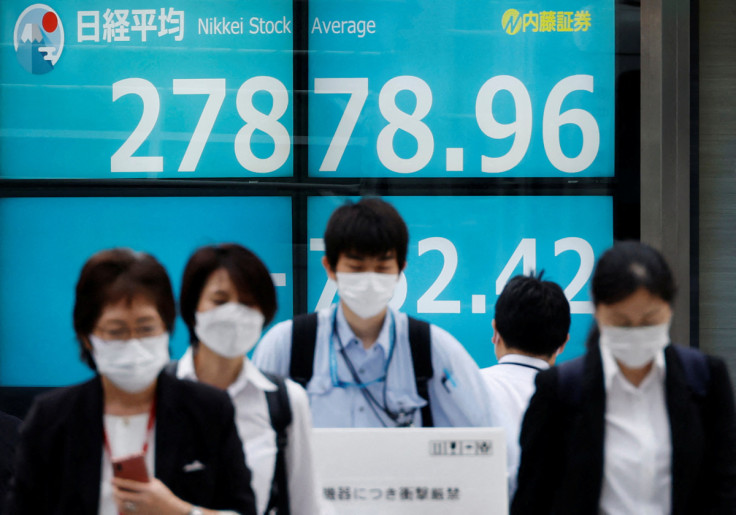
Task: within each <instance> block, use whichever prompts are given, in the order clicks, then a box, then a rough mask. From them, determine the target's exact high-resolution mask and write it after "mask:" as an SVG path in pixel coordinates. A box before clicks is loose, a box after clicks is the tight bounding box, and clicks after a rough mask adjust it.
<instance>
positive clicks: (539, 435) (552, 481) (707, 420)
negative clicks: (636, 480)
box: [511, 346, 736, 515]
mask: <svg viewBox="0 0 736 515" xmlns="http://www.w3.org/2000/svg"><path fill="white" fill-rule="evenodd" d="M705 358H706V363H707V367H708V369H709V376H710V380H709V381H708V383H707V388H706V390H705V391H703V392H697V391H695V390H694V389H693V388H691V386H690V385H689V384H688V382H687V381H686V377H685V371H684V369H683V364H682V362H681V360H680V358H679V356H678V355H677V353H676V352H675V349H674V348H672V346H668V347H667V348H666V349H665V363H666V377H665V391H666V403H667V411H668V415H669V420H670V429H671V436H672V513H673V514H675V515H679V514H696V513H697V514H699V515H700V514H709V513H712V514H719V515H726V514H736V415H734V397H733V391H732V390H731V384H730V381H729V378H728V371H727V369H726V366H725V364H724V363H723V361H721V360H719V359H717V358H713V357H710V356H706V357H705ZM578 360H583V363H582V366H583V373H582V375H581V376H578V377H580V384H579V385H577V388H579V393H580V397H579V399H577V400H573V399H571V398H569V397H570V396H566V395H563V394H562V391H563V390H562V389H561V388H560V384H559V383H560V381H559V376H560V374H559V372H558V370H557V369H556V368H552V369H550V370H547V371H544V372H540V373H539V374H538V375H537V380H536V384H537V390H536V393H535V394H534V396H533V397H532V399H531V401H530V403H529V408H528V409H527V412H526V415H525V417H524V422H523V424H522V430H521V437H520V443H521V449H522V451H521V452H522V454H521V465H520V467H519V477H518V489H517V491H516V495H515V496H514V499H513V503H512V507H511V513H512V514H514V515H517V514H534V515H539V514H565V515H568V514H597V513H598V504H599V500H600V494H601V487H602V483H603V445H604V429H605V420H604V417H605V410H606V394H605V386H604V378H603V365H602V363H601V355H600V350H599V348H598V347H597V346H595V347H593V348H592V349H590V350H589V351H588V353H587V354H586V355H585V356H583V357H581V358H578ZM577 365H578V366H579V365H580V363H578V364H577ZM573 366H575V364H573V363H563V364H561V365H560V366H559V367H558V368H562V367H573Z"/></svg>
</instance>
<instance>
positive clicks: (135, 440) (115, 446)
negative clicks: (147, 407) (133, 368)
mask: <svg viewBox="0 0 736 515" xmlns="http://www.w3.org/2000/svg"><path fill="white" fill-rule="evenodd" d="M149 416H150V413H148V412H146V413H140V414H138V415H128V416H122V415H104V416H103V424H104V427H105V434H106V435H107V440H108V442H109V444H110V451H111V452H112V456H113V458H115V459H119V458H124V457H126V456H130V455H132V454H138V453H139V452H141V451H142V450H143V446H144V445H145V443H146V439H148V452H146V456H145V462H146V468H147V469H148V475H149V476H150V477H156V470H155V460H154V457H155V456H156V438H155V437H154V435H155V434H156V427H155V425H154V427H153V428H152V429H151V431H148V417H149ZM100 478H101V483H100V500H99V510H98V513H99V515H118V508H117V506H115V501H114V500H113V495H112V483H111V481H112V478H113V473H112V461H111V460H110V456H109V454H108V451H107V449H105V448H104V446H103V449H102V474H100Z"/></svg>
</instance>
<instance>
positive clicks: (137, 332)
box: [94, 324, 164, 341]
mask: <svg viewBox="0 0 736 515" xmlns="http://www.w3.org/2000/svg"><path fill="white" fill-rule="evenodd" d="M94 332H95V333H97V334H98V335H99V336H100V337H102V339H103V340H107V341H114V340H130V339H131V338H148V337H150V336H158V335H160V334H162V333H163V332H164V326H163V325H162V324H146V325H141V326H138V327H134V328H132V329H131V328H130V327H127V326H120V327H112V328H106V327H96V328H95V329H94Z"/></svg>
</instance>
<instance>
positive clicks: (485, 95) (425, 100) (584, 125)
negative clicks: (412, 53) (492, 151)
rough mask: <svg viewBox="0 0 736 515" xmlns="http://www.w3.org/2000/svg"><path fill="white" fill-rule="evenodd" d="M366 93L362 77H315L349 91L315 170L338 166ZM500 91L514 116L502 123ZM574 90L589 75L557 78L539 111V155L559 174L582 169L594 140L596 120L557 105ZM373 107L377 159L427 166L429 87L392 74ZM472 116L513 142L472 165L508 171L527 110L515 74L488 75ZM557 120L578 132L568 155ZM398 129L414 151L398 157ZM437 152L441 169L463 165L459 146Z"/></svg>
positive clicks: (397, 165) (525, 140)
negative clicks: (379, 123) (378, 120)
mask: <svg viewBox="0 0 736 515" xmlns="http://www.w3.org/2000/svg"><path fill="white" fill-rule="evenodd" d="M368 91H369V84H368V79H367V78H323V79H315V81H314V93H315V94H316V95H326V94H347V95H350V98H349V100H348V102H347V104H345V110H344V111H343V113H342V116H341V118H340V122H339V124H338V125H337V128H336V130H335V132H334V134H333V136H332V138H331V140H330V144H329V147H328V148H327V152H326V153H325V155H324V158H323V159H322V162H321V164H320V166H319V171H320V172H333V171H336V170H337V169H338V167H339V166H340V161H341V159H342V156H343V154H344V153H345V149H346V147H347V146H348V144H349V143H350V139H351V136H352V134H353V130H354V129H355V126H356V125H357V123H358V122H359V120H360V116H361V112H362V110H363V107H364V106H365V104H366V100H367V98H368ZM403 91H408V92H410V93H411V94H412V95H413V96H414V99H415V107H414V109H413V111H412V112H406V111H404V110H402V109H400V108H399V106H398V105H397V96H398V95H399V94H400V93H401V92H403ZM502 91H506V92H508V93H510V95H511V98H512V101H513V105H514V110H515V112H516V116H515V119H514V120H513V121H511V122H508V123H503V122H500V121H498V120H497V119H496V118H495V117H494V114H493V103H494V100H495V99H496V97H497V94H498V93H500V92H502ZM576 92H589V93H593V92H594V87H593V77H592V76H591V75H573V76H570V77H565V78H564V79H562V80H560V81H559V82H558V83H557V84H556V85H555V86H554V88H553V89H552V91H550V92H549V95H548V97H547V101H546V103H545V107H544V113H543V115H542V119H543V121H542V140H543V142H544V149H545V151H546V154H547V158H548V159H549V162H550V163H551V164H552V165H553V166H554V167H555V168H556V169H557V170H560V171H561V172H565V173H577V172H581V171H583V170H585V169H586V168H588V167H589V166H590V165H591V164H592V163H593V161H594V160H595V158H596V156H597V154H598V148H599V146H600V131H599V128H598V123H597V122H596V120H595V118H594V117H593V116H592V115H591V114H590V113H589V112H587V111H585V110H583V109H568V110H564V111H563V110H562V103H563V102H564V100H565V98H566V97H567V96H568V95H571V94H575V93H576ZM378 106H379V109H380V112H381V115H382V116H383V118H384V119H385V121H386V125H385V127H384V128H383V129H382V130H381V131H380V132H379V133H378V135H377V140H376V152H377V155H378V159H379V160H380V162H381V164H382V165H383V166H384V167H385V168H386V169H388V170H390V171H392V172H396V173H399V174H410V173H414V172H417V171H419V170H421V169H423V168H424V167H425V166H427V165H428V164H429V162H430V160H431V159H432V156H433V154H434V152H435V138H434V135H433V133H432V130H431V128H430V127H429V126H428V125H427V124H426V122H425V121H424V120H425V117H426V116H427V115H428V114H429V112H430V109H431V108H432V90H431V89H430V87H429V85H428V84H427V83H426V82H425V81H424V80H422V79H420V78H419V77H413V76H409V75H405V76H399V77H394V78H392V79H391V80H389V81H388V82H386V84H384V85H383V87H382V88H381V90H380V93H379V95H378ZM475 121H476V123H477V125H478V127H479V128H480V130H481V131H482V132H483V134H485V135H486V136H488V137H489V138H494V139H506V138H511V137H513V144H512V145H511V147H510V149H509V150H508V152H506V153H505V154H504V155H500V156H486V155H481V156H479V159H480V163H479V168H480V169H481V170H482V171H483V172H484V173H489V174H494V173H503V172H506V171H509V170H511V169H513V168H514V167H516V166H517V165H518V164H519V163H520V162H521V161H522V159H524V156H525V155H526V152H527V150H528V149H529V144H530V142H531V139H532V126H533V114H532V101H531V98H530V96H529V91H528V90H527V88H526V87H525V86H524V84H523V83H522V82H521V81H520V80H519V79H517V78H515V77H512V76H510V75H499V76H496V77H492V78H490V79H488V80H487V81H486V82H485V83H484V84H483V86H482V87H481V88H480V91H478V94H477V96H476V99H475ZM563 125H574V126H577V127H578V128H579V129H580V131H581V134H582V145H581V148H580V150H579V152H578V153H577V155H569V154H571V151H570V150H567V151H564V150H563V149H562V146H561V143H560V136H559V132H560V127H561V126H563ZM398 131H403V132H405V133H407V134H408V135H410V136H411V137H412V138H414V140H415V142H416V152H415V153H414V155H412V156H406V157H404V156H399V155H398V153H397V152H396V150H395V147H394V139H395V137H396V134H397V132H398ZM445 156H446V157H445V170H446V171H448V172H462V171H463V170H464V166H465V165H464V162H465V159H464V149H463V148H462V147H460V148H447V149H445ZM476 167H478V166H477V165H476Z"/></svg>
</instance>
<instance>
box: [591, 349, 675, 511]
mask: <svg viewBox="0 0 736 515" xmlns="http://www.w3.org/2000/svg"><path fill="white" fill-rule="evenodd" d="M601 357H602V360H603V375H604V380H605V388H606V415H605V417H606V418H605V435H604V453H603V463H604V465H603V488H602V490H601V499H600V513H602V514H606V515H631V514H632V513H635V514H636V515H665V514H668V513H670V511H671V504H672V443H671V437H670V423H669V418H668V415H667V405H666V399H665V387H664V380H665V361H664V352H663V351H660V352H659V353H658V354H657V356H656V358H655V360H654V364H653V366H652V370H651V371H650V372H649V374H647V376H646V377H645V378H644V380H643V381H642V382H641V384H640V385H639V386H638V387H636V386H634V385H632V384H631V383H630V382H629V381H628V380H627V379H626V378H625V377H624V376H623V374H622V373H621V370H620V369H619V367H618V365H617V363H616V361H615V359H614V357H613V355H612V354H611V353H610V352H609V351H608V350H607V349H605V348H603V347H601Z"/></svg>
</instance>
